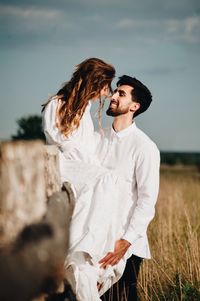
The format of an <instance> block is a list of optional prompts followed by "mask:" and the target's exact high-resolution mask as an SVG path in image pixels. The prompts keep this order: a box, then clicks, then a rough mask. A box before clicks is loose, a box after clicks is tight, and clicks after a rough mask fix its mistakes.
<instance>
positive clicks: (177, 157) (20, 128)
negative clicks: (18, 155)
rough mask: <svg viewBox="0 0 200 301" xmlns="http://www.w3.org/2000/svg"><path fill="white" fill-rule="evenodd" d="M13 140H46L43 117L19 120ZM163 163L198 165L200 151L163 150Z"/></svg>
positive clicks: (35, 116) (33, 116) (199, 162)
mask: <svg viewBox="0 0 200 301" xmlns="http://www.w3.org/2000/svg"><path fill="white" fill-rule="evenodd" d="M11 138H12V140H34V139H41V140H43V141H45V136H44V134H43V131H42V117H41V116H38V115H30V116H27V117H22V118H20V119H18V120H17V132H16V134H15V135H12V137H11ZM161 164H168V165H176V164H182V165H197V166H200V152H173V151H172V152H169V151H168V152H165V151H161Z"/></svg>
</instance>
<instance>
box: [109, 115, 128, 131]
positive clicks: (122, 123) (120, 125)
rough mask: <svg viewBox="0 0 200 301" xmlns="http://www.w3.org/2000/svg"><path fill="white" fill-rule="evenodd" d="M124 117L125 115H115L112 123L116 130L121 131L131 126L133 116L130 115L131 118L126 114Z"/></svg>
mask: <svg viewBox="0 0 200 301" xmlns="http://www.w3.org/2000/svg"><path fill="white" fill-rule="evenodd" d="M123 117H124V116H123V115H120V116H117V117H115V119H114V121H113V124H112V127H113V129H114V130H115V132H120V131H122V130H124V129H126V128H127V127H129V126H130V125H131V124H132V123H133V119H132V116H130V118H128V116H126V118H123Z"/></svg>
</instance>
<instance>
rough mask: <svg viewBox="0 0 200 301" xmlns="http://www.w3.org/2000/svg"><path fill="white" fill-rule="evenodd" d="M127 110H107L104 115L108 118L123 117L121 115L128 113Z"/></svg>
mask: <svg viewBox="0 0 200 301" xmlns="http://www.w3.org/2000/svg"><path fill="white" fill-rule="evenodd" d="M128 111H129V110H128V109H123V110H120V109H116V110H113V109H112V108H110V107H109V108H108V109H107V111H106V114H107V115H108V116H112V117H116V116H120V115H123V114H126V113H128Z"/></svg>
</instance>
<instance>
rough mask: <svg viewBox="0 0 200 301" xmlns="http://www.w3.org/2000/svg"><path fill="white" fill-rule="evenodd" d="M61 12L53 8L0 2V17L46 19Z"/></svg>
mask: <svg viewBox="0 0 200 301" xmlns="http://www.w3.org/2000/svg"><path fill="white" fill-rule="evenodd" d="M60 15H61V13H60V12H59V11H58V10H55V9H41V8H35V7H29V8H26V7H18V6H14V5H2V4H0V17H3V18H13V17H15V18H23V19H29V18H32V19H46V20H54V19H56V18H58V17H60Z"/></svg>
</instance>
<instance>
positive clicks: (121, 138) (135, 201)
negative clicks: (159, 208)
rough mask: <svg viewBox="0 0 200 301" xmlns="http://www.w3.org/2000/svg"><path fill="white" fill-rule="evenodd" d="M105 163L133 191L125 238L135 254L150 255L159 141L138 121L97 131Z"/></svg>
mask: <svg viewBox="0 0 200 301" xmlns="http://www.w3.org/2000/svg"><path fill="white" fill-rule="evenodd" d="M96 139H97V141H98V144H99V146H98V156H99V159H100V161H101V164H102V166H104V167H106V168H108V169H109V170H114V171H115V172H117V173H119V174H120V175H121V176H123V177H124V179H125V180H126V182H127V183H128V186H129V187H128V190H129V192H130V193H131V202H130V203H129V205H130V208H129V209H128V211H129V215H128V218H127V226H126V231H125V233H124V235H123V237H122V238H124V239H126V240H128V241H129V242H130V243H132V249H133V254H135V255H137V256H139V257H142V258H150V250H149V244H148V240H147V227H148V225H149V223H150V221H151V220H152V218H153V217H154V211H155V209H154V207H155V203H156V200H157V195H158V188H159V165H160V154H159V151H158V149H157V147H156V145H155V144H154V143H153V142H152V141H151V140H150V138H149V137H147V136H146V135H145V134H144V133H143V132H142V131H141V130H140V129H138V128H137V126H136V124H135V123H133V124H132V125H131V126H129V127H128V128H126V129H124V130H122V131H120V132H115V131H114V130H113V128H110V129H107V130H105V131H104V135H99V134H97V133H96Z"/></svg>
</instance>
